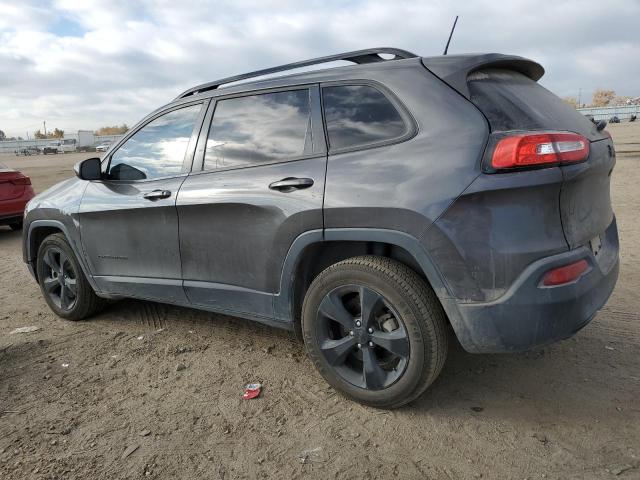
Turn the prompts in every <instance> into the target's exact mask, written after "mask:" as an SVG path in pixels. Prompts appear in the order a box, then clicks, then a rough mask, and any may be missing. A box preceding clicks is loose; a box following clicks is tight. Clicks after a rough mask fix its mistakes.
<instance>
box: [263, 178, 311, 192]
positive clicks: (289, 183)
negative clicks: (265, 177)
mask: <svg viewBox="0 0 640 480" xmlns="http://www.w3.org/2000/svg"><path fill="white" fill-rule="evenodd" d="M312 185H313V179H312V178H295V177H287V178H283V179H282V180H279V181H277V182H273V183H271V184H270V185H269V188H270V189H271V190H278V191H280V192H284V193H288V192H293V191H294V190H300V189H303V188H309V187H311V186H312Z"/></svg>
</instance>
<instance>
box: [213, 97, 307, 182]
mask: <svg viewBox="0 0 640 480" xmlns="http://www.w3.org/2000/svg"><path fill="white" fill-rule="evenodd" d="M310 152H311V107H310V102H309V90H308V89H302V90H291V91H288V92H275V93H264V94H260V95H251V96H247V97H238V98H230V99H227V100H220V101H218V103H217V104H216V109H215V112H214V114H213V120H212V122H211V128H210V129H209V136H208V138H207V149H206V152H205V157H204V169H205V170H214V169H216V168H226V167H245V166H251V165H257V164H261V163H267V162H275V161H280V160H287V159H291V158H296V157H300V156H302V155H304V154H305V153H310Z"/></svg>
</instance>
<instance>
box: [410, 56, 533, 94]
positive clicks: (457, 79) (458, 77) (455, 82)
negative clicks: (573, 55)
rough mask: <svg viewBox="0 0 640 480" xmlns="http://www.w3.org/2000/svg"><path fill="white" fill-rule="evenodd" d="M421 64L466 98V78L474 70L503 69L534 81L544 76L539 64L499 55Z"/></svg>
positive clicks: (430, 60)
mask: <svg viewBox="0 0 640 480" xmlns="http://www.w3.org/2000/svg"><path fill="white" fill-rule="evenodd" d="M422 64H423V65H424V66H425V67H426V68H427V69H428V70H429V71H430V72H431V73H433V74H434V75H436V76H437V77H439V78H440V79H441V80H442V81H444V82H445V83H447V84H449V86H451V87H453V88H454V89H455V90H457V91H458V92H459V93H460V94H461V95H462V96H464V97H466V98H469V97H470V96H471V94H470V93H469V86H468V85H467V77H468V76H469V74H471V73H473V72H475V71H476V70H480V69H483V68H504V69H507V70H514V71H516V72H519V73H522V74H523V75H526V76H527V77H529V78H530V79H531V80H534V81H538V80H539V79H540V78H541V77H542V76H543V75H544V68H542V65H540V64H539V63H537V62H534V61H533V60H529V59H528V58H524V57H518V56H516V55H502V54H500V53H485V54H468V55H443V56H438V57H423V58H422Z"/></svg>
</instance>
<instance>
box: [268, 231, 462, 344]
mask: <svg viewBox="0 0 640 480" xmlns="http://www.w3.org/2000/svg"><path fill="white" fill-rule="evenodd" d="M363 254H373V255H379V256H383V257H389V258H393V259H395V260H398V261H399V262H401V263H403V264H405V265H407V266H408V267H410V268H411V269H412V270H414V271H415V272H416V273H418V274H419V275H420V276H421V277H423V278H424V280H425V281H426V282H427V283H428V284H429V285H430V286H431V288H432V289H433V290H434V292H435V294H436V296H437V297H438V299H439V300H440V303H441V304H442V306H443V308H444V309H445V312H446V313H447V316H448V317H449V319H450V321H451V322H452V324H453V323H454V322H455V320H454V319H455V318H459V317H458V315H459V314H458V312H457V307H456V304H455V302H454V301H453V300H452V298H451V295H450V293H449V290H448V287H447V286H446V284H445V282H444V281H443V279H442V276H441V275H440V273H439V271H438V269H437V268H436V266H435V264H434V263H433V261H432V260H431V258H430V256H429V254H428V252H427V251H426V250H425V249H424V247H422V245H421V244H420V242H419V241H418V240H417V239H416V238H415V237H413V236H411V235H409V234H406V233H404V232H399V231H395V230H386V229H371V228H338V229H325V230H324V232H323V231H322V230H314V231H310V232H306V233H304V234H302V235H300V236H299V237H297V238H296V240H295V241H294V243H293V244H292V246H291V248H290V249H289V252H288V253H287V257H286V259H285V263H284V266H283V269H282V276H281V283H280V293H279V294H278V295H277V296H276V297H275V299H274V311H275V317H276V320H279V321H281V322H290V323H292V324H293V325H292V326H293V328H294V330H296V331H297V332H299V328H300V312H301V309H302V301H303V300H304V296H305V293H306V291H307V289H308V287H309V285H310V284H311V282H312V281H313V279H314V278H315V277H316V276H317V275H318V274H319V273H320V272H321V271H322V270H324V269H325V268H327V267H328V266H330V265H332V264H334V263H337V262H339V261H341V260H344V259H346V258H350V257H354V256H359V255H363Z"/></svg>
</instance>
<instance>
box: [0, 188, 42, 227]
mask: <svg viewBox="0 0 640 480" xmlns="http://www.w3.org/2000/svg"><path fill="white" fill-rule="evenodd" d="M34 196H35V193H34V192H33V188H32V187H31V186H30V185H27V186H26V188H25V189H24V193H23V194H22V195H21V196H20V197H18V198H12V199H11V200H1V201H0V225H8V224H11V223H17V222H21V221H22V217H23V215H24V209H25V207H26V206H27V203H29V200H31V199H32V198H33V197H34Z"/></svg>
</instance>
